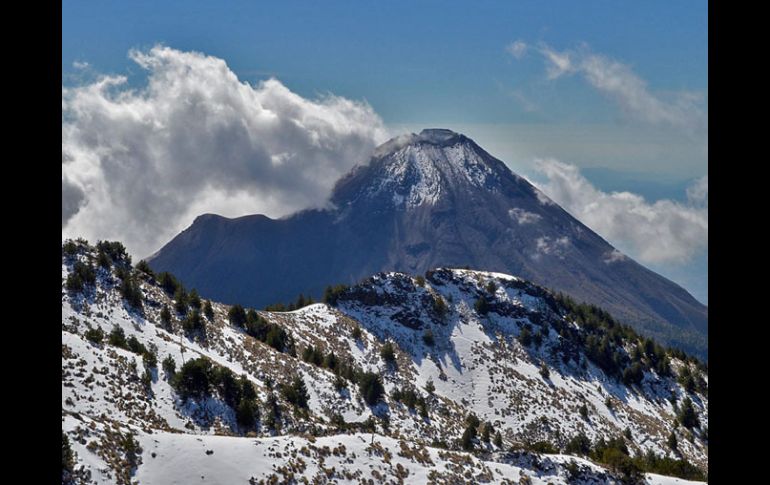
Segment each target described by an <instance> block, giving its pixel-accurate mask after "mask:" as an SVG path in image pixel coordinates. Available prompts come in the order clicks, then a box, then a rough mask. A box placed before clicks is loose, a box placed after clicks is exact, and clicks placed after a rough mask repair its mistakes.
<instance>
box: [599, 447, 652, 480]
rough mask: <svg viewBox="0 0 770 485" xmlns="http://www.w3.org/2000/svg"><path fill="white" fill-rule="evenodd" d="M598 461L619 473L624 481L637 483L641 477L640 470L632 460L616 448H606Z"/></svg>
mask: <svg viewBox="0 0 770 485" xmlns="http://www.w3.org/2000/svg"><path fill="white" fill-rule="evenodd" d="M600 461H601V462H602V463H604V464H606V465H607V466H608V467H609V469H610V470H611V471H613V472H615V473H619V474H620V475H621V477H622V479H623V481H624V483H638V482H639V481H640V480H641V478H642V470H641V469H640V468H639V467H638V466H637V465H636V463H634V460H632V459H631V457H629V456H628V454H625V453H623V452H621V451H620V450H618V449H617V448H608V449H606V450H605V451H604V454H603V455H602V458H601V460H600Z"/></svg>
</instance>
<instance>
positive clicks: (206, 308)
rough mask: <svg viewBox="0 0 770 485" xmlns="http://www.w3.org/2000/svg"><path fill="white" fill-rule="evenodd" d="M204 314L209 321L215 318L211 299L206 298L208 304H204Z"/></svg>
mask: <svg viewBox="0 0 770 485" xmlns="http://www.w3.org/2000/svg"><path fill="white" fill-rule="evenodd" d="M203 314H204V315H205V316H206V318H208V319H209V321H212V320H214V308H212V306H211V301H210V300H206V304H205V305H203Z"/></svg>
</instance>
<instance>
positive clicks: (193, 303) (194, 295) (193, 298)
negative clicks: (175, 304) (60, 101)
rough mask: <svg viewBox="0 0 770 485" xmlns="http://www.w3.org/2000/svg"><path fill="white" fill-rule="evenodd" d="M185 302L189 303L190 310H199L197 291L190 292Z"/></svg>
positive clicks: (199, 302)
mask: <svg viewBox="0 0 770 485" xmlns="http://www.w3.org/2000/svg"><path fill="white" fill-rule="evenodd" d="M187 301H188V302H189V303H190V306H191V307H192V308H195V309H196V310H200V309H201V297H200V295H198V291H197V290H196V289H195V288H193V289H192V290H190V295H189V297H188V300H187Z"/></svg>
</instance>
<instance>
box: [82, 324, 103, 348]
mask: <svg viewBox="0 0 770 485" xmlns="http://www.w3.org/2000/svg"><path fill="white" fill-rule="evenodd" d="M84 337H85V338H86V340H88V341H89V342H92V343H95V344H100V343H102V340H104V332H103V331H102V329H101V328H100V327H96V328H89V329H88V330H87V331H86V333H85V335H84Z"/></svg>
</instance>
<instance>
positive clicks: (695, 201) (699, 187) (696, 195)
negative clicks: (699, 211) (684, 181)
mask: <svg viewBox="0 0 770 485" xmlns="http://www.w3.org/2000/svg"><path fill="white" fill-rule="evenodd" d="M687 200H688V201H689V202H690V203H691V204H692V205H695V206H705V207H706V208H708V203H709V176H708V175H704V176H703V177H701V178H699V179H698V180H696V181H695V183H693V184H692V185H691V186H689V187H687Z"/></svg>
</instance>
